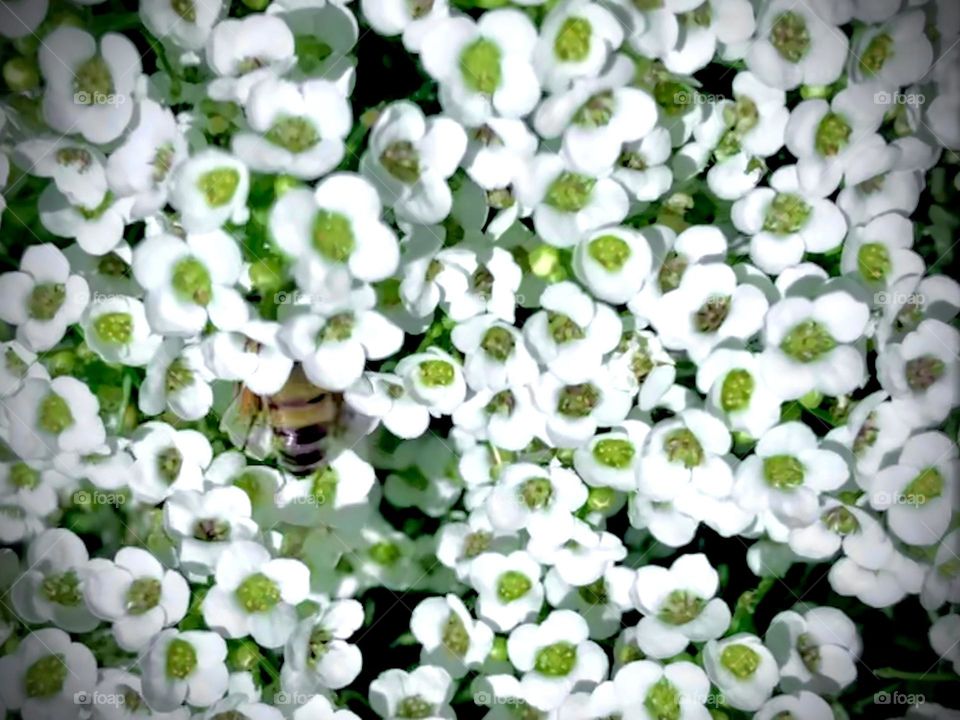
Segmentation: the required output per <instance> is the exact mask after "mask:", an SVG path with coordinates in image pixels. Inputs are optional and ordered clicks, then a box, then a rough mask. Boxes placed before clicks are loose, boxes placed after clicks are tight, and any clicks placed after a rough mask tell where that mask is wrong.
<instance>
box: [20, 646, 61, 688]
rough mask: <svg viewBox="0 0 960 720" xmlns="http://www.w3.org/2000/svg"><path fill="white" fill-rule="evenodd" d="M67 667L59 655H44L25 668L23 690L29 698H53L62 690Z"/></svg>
mask: <svg viewBox="0 0 960 720" xmlns="http://www.w3.org/2000/svg"><path fill="white" fill-rule="evenodd" d="M66 679H67V665H66V663H65V662H64V660H63V658H62V657H61V656H60V655H44V656H43V657H42V658H40V659H39V660H37V661H35V662H34V663H33V664H32V665H31V666H30V667H29V668H27V672H26V675H25V676H24V690H25V691H26V693H27V697H29V698H48V697H53V696H54V695H56V694H57V693H59V692H60V691H61V690H62V689H63V683H64V681H65V680H66Z"/></svg>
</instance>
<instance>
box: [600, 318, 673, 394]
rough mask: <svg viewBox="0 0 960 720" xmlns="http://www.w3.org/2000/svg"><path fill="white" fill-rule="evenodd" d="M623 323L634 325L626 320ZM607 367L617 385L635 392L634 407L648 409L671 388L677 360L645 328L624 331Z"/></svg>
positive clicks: (635, 323) (653, 334) (635, 322)
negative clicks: (635, 400) (635, 404)
mask: <svg viewBox="0 0 960 720" xmlns="http://www.w3.org/2000/svg"><path fill="white" fill-rule="evenodd" d="M625 325H627V326H629V325H637V321H636V318H634V319H633V322H630V320H629V319H628V320H627V321H626V322H625ZM607 367H608V368H610V372H611V374H612V375H613V378H614V382H615V383H616V384H617V386H618V387H622V388H624V389H625V390H628V391H629V392H630V394H631V395H633V394H634V393H636V395H637V407H638V408H639V409H640V410H642V411H649V410H650V409H652V408H653V407H655V406H656V405H657V404H659V402H660V400H661V399H662V398H663V397H664V395H665V394H666V393H667V391H668V390H669V389H670V388H671V387H673V381H674V380H675V379H676V377H677V370H676V361H675V360H674V359H673V356H671V355H670V354H669V353H668V352H667V351H666V350H664V349H663V345H662V343H661V342H660V339H659V338H658V337H657V335H656V333H653V332H650V331H648V330H636V329H634V330H633V331H632V332H625V333H624V334H623V336H622V337H621V338H620V343H619V344H618V345H617V348H616V350H614V352H613V354H612V355H611V356H610V357H609V358H608V360H607Z"/></svg>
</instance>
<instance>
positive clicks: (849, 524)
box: [820, 505, 860, 535]
mask: <svg viewBox="0 0 960 720" xmlns="http://www.w3.org/2000/svg"><path fill="white" fill-rule="evenodd" d="M820 520H822V521H823V524H824V525H826V526H827V528H829V529H830V531H831V532H835V533H837V534H838V535H849V534H850V533H852V532H856V531H857V530H859V529H860V522H859V521H858V520H857V518H856V516H855V515H854V514H853V513H852V512H850V511H849V510H847V508H845V507H843V506H842V505H838V506H837V507H835V508H831V509H830V510H827V511H826V512H825V513H824V514H823V515H821V516H820Z"/></svg>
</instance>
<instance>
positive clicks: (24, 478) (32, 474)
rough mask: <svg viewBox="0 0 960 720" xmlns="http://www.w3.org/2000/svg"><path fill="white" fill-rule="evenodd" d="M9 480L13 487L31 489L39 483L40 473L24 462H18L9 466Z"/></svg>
mask: <svg viewBox="0 0 960 720" xmlns="http://www.w3.org/2000/svg"><path fill="white" fill-rule="evenodd" d="M10 482H11V484H12V485H13V486H14V487H15V488H20V489H21V490H33V489H34V488H35V487H36V486H37V485H39V484H40V473H39V472H37V471H36V470H34V469H33V468H32V467H30V466H29V465H27V464H26V463H24V462H18V463H15V464H14V465H13V467H11V468H10Z"/></svg>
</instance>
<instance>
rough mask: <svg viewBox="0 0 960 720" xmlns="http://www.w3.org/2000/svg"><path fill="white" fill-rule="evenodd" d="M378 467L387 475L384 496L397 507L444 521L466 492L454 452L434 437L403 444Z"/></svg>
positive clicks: (438, 438)
mask: <svg viewBox="0 0 960 720" xmlns="http://www.w3.org/2000/svg"><path fill="white" fill-rule="evenodd" d="M379 464H380V466H381V467H382V468H383V469H385V470H387V472H388V474H387V478H386V481H385V482H384V483H383V496H384V498H386V499H387V501H388V502H389V503H390V504H391V505H393V506H394V507H398V508H409V507H415V508H418V509H419V510H420V511H421V512H423V513H424V514H425V515H427V516H429V517H435V518H442V517H444V516H445V515H446V514H447V513H448V512H449V511H450V508H451V507H453V505H454V504H455V503H456V502H457V500H458V499H459V498H460V493H461V492H462V490H463V484H462V482H461V480H460V478H459V476H458V474H457V462H456V457H454V454H453V451H452V450H451V449H450V447H449V445H448V444H447V443H446V442H445V441H444V440H443V439H441V438H440V437H439V436H437V435H434V434H430V435H425V436H423V437H421V438H419V439H418V440H411V441H407V442H404V443H401V444H400V446H399V447H398V448H396V449H395V450H393V452H392V453H391V454H390V456H389V457H386V458H384V461H383V462H382V463H379Z"/></svg>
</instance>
